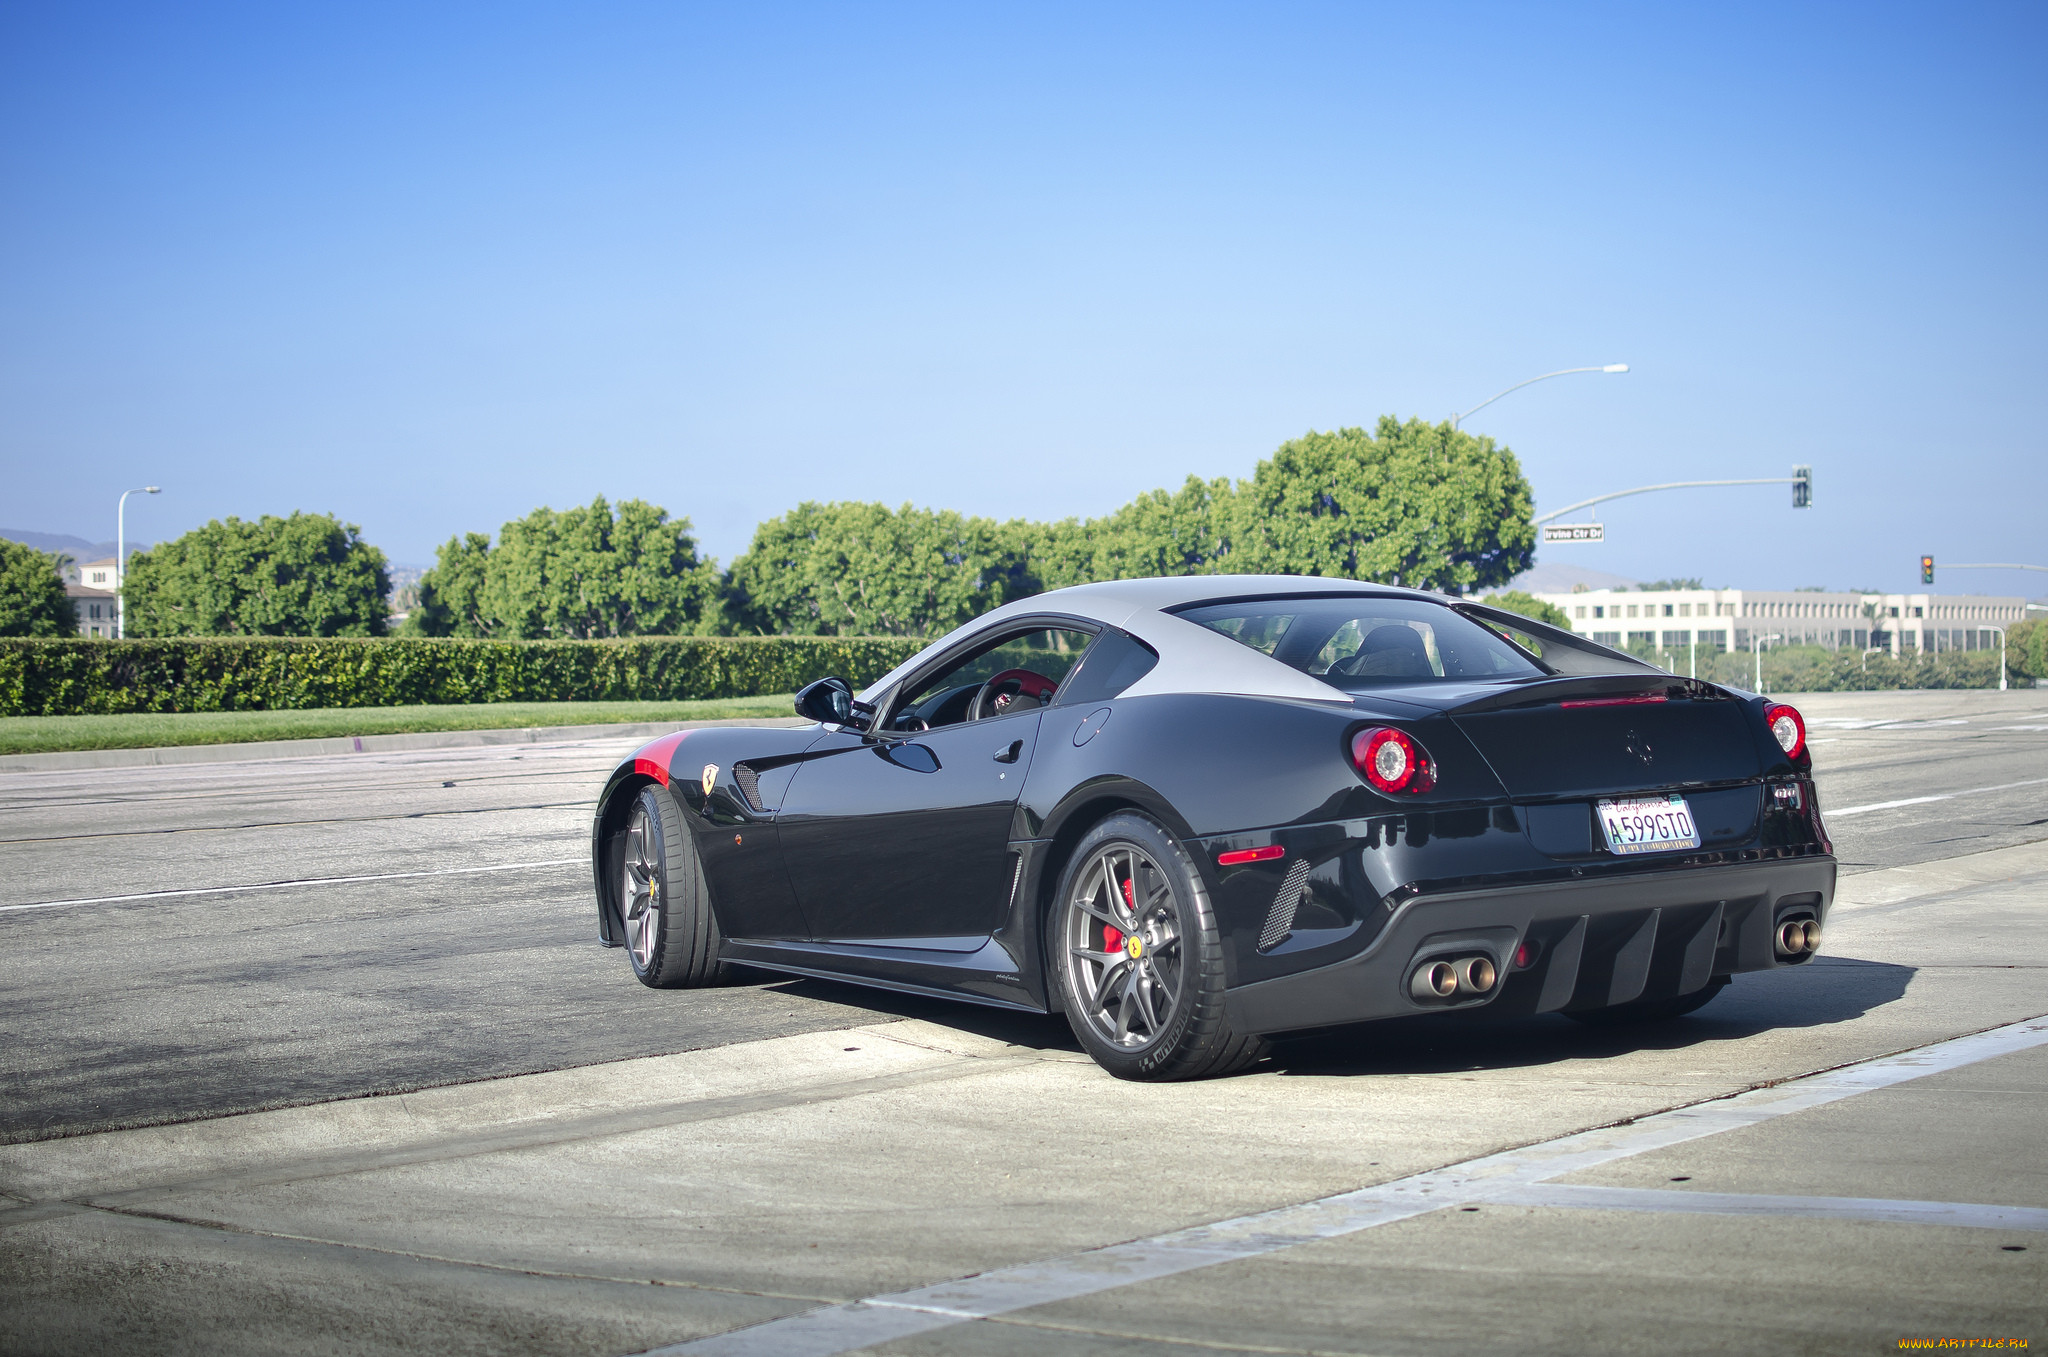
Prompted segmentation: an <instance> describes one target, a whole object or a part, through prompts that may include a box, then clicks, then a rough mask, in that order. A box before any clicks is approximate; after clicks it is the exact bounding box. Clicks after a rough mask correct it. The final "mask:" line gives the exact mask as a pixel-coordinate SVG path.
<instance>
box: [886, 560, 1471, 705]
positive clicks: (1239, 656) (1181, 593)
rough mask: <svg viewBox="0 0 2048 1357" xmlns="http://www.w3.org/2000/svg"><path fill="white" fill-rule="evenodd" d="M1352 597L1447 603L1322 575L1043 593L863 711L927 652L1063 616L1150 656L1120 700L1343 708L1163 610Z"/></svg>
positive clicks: (1330, 692) (1152, 582)
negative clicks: (1120, 634) (1156, 697)
mask: <svg viewBox="0 0 2048 1357" xmlns="http://www.w3.org/2000/svg"><path fill="white" fill-rule="evenodd" d="M1318 594H1320V595H1323V596H1325V597H1327V596H1329V595H1331V594H1358V595H1360V596H1362V597H1369V596H1373V595H1378V596H1381V597H1393V598H1407V599H1416V600H1420V601H1425V602H1431V603H1448V602H1450V601H1451V600H1450V599H1448V598H1447V597H1445V596H1444V595H1442V594H1432V593H1426V592H1424V591H1423V590H1420V589H1404V588H1401V587H1399V586H1397V585H1387V584H1371V583H1367V582H1365V581H1361V580H1348V579H1336V578H1331V577H1329V576H1323V575H1180V576H1172V577H1167V578H1158V579H1135V580H1104V581H1101V582H1100V583H1096V584H1077V585H1072V586H1070V587H1068V588H1065V589H1053V590H1050V591H1048V592H1046V593H1043V594H1033V595H1032V596H1030V597H1029V598H1020V599H1018V600H1016V601H1015V602H1012V603H1006V604H1004V605H1003V606H1002V607H1000V608H996V609H994V610H992V611H990V612H987V613H984V614H983V615H982V616H980V617H977V618H975V619H974V620H973V621H972V622H969V623H967V624H966V625H965V626H962V627H958V628H955V629H954V630H953V631H951V632H949V633H948V634H946V635H945V636H942V637H940V638H939V639H938V640H936V641H934V642H932V644H931V645H929V646H926V647H925V648H924V649H923V650H921V651H919V652H918V653H917V654H916V655H915V656H913V657H911V658H910V659H909V660H907V661H905V662H904V663H903V664H900V665H898V666H897V667H896V668H894V669H892V670H890V671H889V672H888V673H887V674H885V675H883V677H882V678H880V679H878V680H877V681H876V682H874V683H873V684H871V685H869V686H868V687H867V688H866V689H864V690H863V691H862V693H861V698H862V700H863V701H870V702H872V701H877V700H879V697H880V695H881V694H883V693H884V692H886V691H887V690H888V688H889V687H890V686H891V685H892V684H894V683H896V682H897V681H898V680H899V679H901V678H902V677H903V676H904V675H905V674H907V673H908V672H909V671H911V670H913V669H916V668H917V667H919V666H920V665H922V664H923V663H924V662H925V661H926V660H927V659H929V658H931V656H932V655H933V654H935V653H936V652H938V651H940V650H943V649H946V648H948V647H951V646H952V645H954V644H955V643H956V642H958V641H961V640H964V639H967V638H970V637H973V636H975V635H977V634H979V633H980V632H983V631H985V630H988V629H990V628H1000V627H1002V626H1003V625H1005V624H1006V623H1008V622H1011V621H1013V620H1017V619H1021V618H1026V617H1033V616H1040V615H1043V614H1046V613H1065V614H1067V615H1069V616H1073V617H1081V618H1086V619H1087V620H1089V621H1092V622H1097V623H1101V624H1104V625H1107V626H1112V627H1119V628H1121V629H1123V630H1124V631H1127V632H1129V633H1130V634H1131V635H1133V636H1136V637H1137V638H1138V639H1139V640H1141V641H1143V642H1145V643H1146V644H1147V645H1149V646H1151V647H1152V649H1153V650H1154V651H1156V652H1158V655H1159V663H1158V664H1157V665H1155V666H1154V667H1153V669H1152V671H1151V672H1150V673H1148V674H1147V675H1145V677H1144V678H1142V679H1140V680H1138V682H1137V683H1135V684H1133V685H1132V686H1131V687H1130V688H1129V689H1127V690H1126V692H1125V696H1129V697H1143V696H1147V695H1151V694H1157V693H1230V694H1237V695H1244V696H1253V697H1283V698H1293V699H1296V700H1302V701H1310V702H1340V703H1347V704H1348V703H1349V702H1350V701H1351V700H1352V698H1351V694H1349V693H1345V692H1340V691H1339V690H1338V689H1336V688H1333V687H1331V686H1330V685H1329V684H1327V683H1324V682H1323V681H1322V680H1320V679H1317V678H1314V677H1312V676H1311V675H1308V674H1304V673H1302V672H1301V671H1300V670H1298V669H1294V668H1292V667H1290V666H1288V665H1285V664H1282V663H1280V662H1279V661H1278V660H1275V659H1273V658H1271V657H1270V656H1267V655H1264V654H1261V653H1260V652H1259V651H1256V650H1253V649H1252V648H1251V647H1249V646H1246V645H1242V644H1240V643H1238V642H1237V641H1234V640H1232V639H1230V638H1229V637H1228V636H1225V635H1223V634H1222V633H1221V632H1218V631H1214V630H1211V629H1210V628H1208V627H1205V626H1201V625H1199V624H1197V623H1194V622H1190V621H1188V620H1186V619H1185V618H1182V617H1178V616H1175V615H1174V614H1173V613H1172V612H1170V611H1167V610H1168V609H1174V608H1184V607H1187V606H1189V605H1192V604H1199V603H1207V602H1212V601H1213V602H1219V603H1220V602H1224V601H1227V600H1230V599H1249V598H1274V597H1282V598H1284V597H1287V596H1288V595H1310V596H1313V595H1318Z"/></svg>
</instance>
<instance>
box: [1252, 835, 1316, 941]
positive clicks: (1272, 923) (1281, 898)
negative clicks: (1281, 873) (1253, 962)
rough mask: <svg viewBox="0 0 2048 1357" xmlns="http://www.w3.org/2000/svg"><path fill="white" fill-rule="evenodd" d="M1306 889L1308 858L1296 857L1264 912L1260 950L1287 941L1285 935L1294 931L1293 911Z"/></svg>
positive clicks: (1260, 932)
mask: <svg viewBox="0 0 2048 1357" xmlns="http://www.w3.org/2000/svg"><path fill="white" fill-rule="evenodd" d="M1307 889H1308V860H1307V859H1306V858H1296V859H1295V860H1294V865H1293V866H1292V867H1289V868H1288V869H1287V876H1286V878H1285V879H1284V880H1282V881H1281V883H1280V893H1279V894H1278V895H1276V896H1274V897H1273V908H1272V909H1271V910H1270V911H1268V912H1267V914H1266V926H1265V927H1264V928H1262V929H1260V930H1259V950H1260V951H1261V952H1268V951H1271V950H1272V949H1273V948H1275V947H1278V946H1279V945H1280V944H1281V943H1283V942H1285V941H1287V935H1288V934H1289V933H1291V932H1293V931H1294V911H1295V910H1296V909H1298V908H1300V907H1301V897H1302V893H1303V892H1304V891H1305V890H1307Z"/></svg>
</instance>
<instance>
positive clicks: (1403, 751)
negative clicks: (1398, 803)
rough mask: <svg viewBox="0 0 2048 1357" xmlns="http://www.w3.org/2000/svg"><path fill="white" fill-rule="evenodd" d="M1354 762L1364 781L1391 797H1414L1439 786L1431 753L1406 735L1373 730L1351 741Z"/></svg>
mask: <svg viewBox="0 0 2048 1357" xmlns="http://www.w3.org/2000/svg"><path fill="white" fill-rule="evenodd" d="M1351 762H1352V763H1353V764H1354V765H1356V766H1357V768H1358V771H1359V772H1361V773H1363V774H1365V780H1366V781H1367V782H1370V783H1371V784H1372V785H1373V786H1374V787H1375V788H1376V789H1378V790H1380V791H1383V792H1385V793H1387V794H1388V795H1389V796H1392V795H1395V794H1397V793H1406V794H1409V795H1413V794H1415V793H1418V792H1426V791H1428V790H1429V789H1430V788H1431V787H1434V786H1435V785H1436V767H1435V765H1434V764H1432V763H1431V762H1430V758H1429V751H1428V750H1426V749H1424V748H1423V747H1422V746H1421V745H1420V744H1417V743H1416V742H1415V740H1414V738H1413V737H1411V736H1410V735H1408V734H1407V733H1406V732H1405V731H1399V730H1394V729H1392V728H1391V727H1388V726H1374V727H1372V728H1371V729H1370V730H1361V731H1359V732H1358V733H1357V734H1356V735H1354V736H1352V737H1351Z"/></svg>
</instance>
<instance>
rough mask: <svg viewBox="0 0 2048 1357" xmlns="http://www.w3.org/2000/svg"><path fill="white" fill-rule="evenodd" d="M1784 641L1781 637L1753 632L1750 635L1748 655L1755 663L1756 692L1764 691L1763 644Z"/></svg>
mask: <svg viewBox="0 0 2048 1357" xmlns="http://www.w3.org/2000/svg"><path fill="white" fill-rule="evenodd" d="M1784 639H1785V638H1784V637H1783V636H1781V635H1778V636H1763V635H1759V634H1757V633H1755V632H1752V633H1751V634H1750V637H1749V654H1750V658H1751V659H1753V660H1755V661H1756V690H1757V691H1758V692H1762V691H1763V690H1764V648H1763V647H1764V642H1765V641H1782V640H1784Z"/></svg>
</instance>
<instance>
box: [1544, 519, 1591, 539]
mask: <svg viewBox="0 0 2048 1357" xmlns="http://www.w3.org/2000/svg"><path fill="white" fill-rule="evenodd" d="M1543 540H1544V541H1546V542H1604V541H1606V540H1607V525H1606V524H1605V523H1545V524H1544V525H1543Z"/></svg>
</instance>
